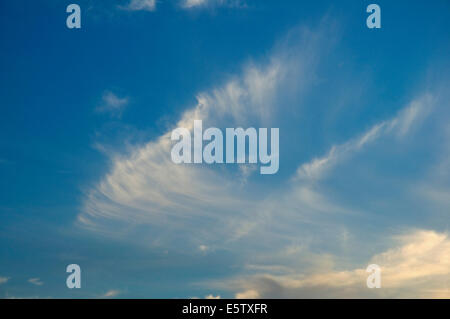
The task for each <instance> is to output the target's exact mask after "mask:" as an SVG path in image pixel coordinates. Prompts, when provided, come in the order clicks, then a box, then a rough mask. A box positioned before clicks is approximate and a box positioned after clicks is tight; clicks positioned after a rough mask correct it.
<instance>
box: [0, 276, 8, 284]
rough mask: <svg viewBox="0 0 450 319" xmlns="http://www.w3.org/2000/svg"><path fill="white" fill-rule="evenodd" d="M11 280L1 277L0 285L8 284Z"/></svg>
mask: <svg viewBox="0 0 450 319" xmlns="http://www.w3.org/2000/svg"><path fill="white" fill-rule="evenodd" d="M8 280H9V277H0V285H1V284H6V283H7V282H8Z"/></svg>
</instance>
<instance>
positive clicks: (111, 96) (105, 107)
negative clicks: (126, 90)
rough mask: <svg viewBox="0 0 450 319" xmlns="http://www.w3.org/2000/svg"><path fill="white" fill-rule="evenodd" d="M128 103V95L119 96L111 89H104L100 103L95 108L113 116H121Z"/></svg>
mask: <svg viewBox="0 0 450 319" xmlns="http://www.w3.org/2000/svg"><path fill="white" fill-rule="evenodd" d="M128 103H129V99H128V97H119V96H117V95H116V94H115V93H113V92H111V91H105V93H103V96H102V103H101V104H100V105H99V106H97V107H96V109H95V110H96V111H97V112H101V113H109V114H111V115H112V116H115V117H121V116H122V112H123V110H124V109H125V107H126V106H127V105H128Z"/></svg>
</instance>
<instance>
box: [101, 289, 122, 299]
mask: <svg viewBox="0 0 450 319" xmlns="http://www.w3.org/2000/svg"><path fill="white" fill-rule="evenodd" d="M118 295H120V290H117V289H112V290H108V291H107V292H106V293H104V294H103V295H102V298H114V297H117V296H118Z"/></svg>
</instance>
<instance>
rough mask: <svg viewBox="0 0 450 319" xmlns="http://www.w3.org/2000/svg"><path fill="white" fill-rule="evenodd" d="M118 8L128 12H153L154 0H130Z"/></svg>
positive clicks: (154, 7) (154, 8)
mask: <svg viewBox="0 0 450 319" xmlns="http://www.w3.org/2000/svg"><path fill="white" fill-rule="evenodd" d="M120 8H122V9H124V10H130V11H155V10H156V0H130V2H129V3H128V5H126V6H121V7H120Z"/></svg>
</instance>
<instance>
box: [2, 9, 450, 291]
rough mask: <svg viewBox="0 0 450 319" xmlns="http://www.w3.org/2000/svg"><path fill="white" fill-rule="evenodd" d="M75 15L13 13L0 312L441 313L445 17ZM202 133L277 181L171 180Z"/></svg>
mask: <svg viewBox="0 0 450 319" xmlns="http://www.w3.org/2000/svg"><path fill="white" fill-rule="evenodd" d="M69 3H70V2H65V1H57V0H41V1H2V2H1V4H0V15H1V19H0V34H1V41H0V46H1V50H0V57H1V59H0V63H1V70H2V72H1V74H0V84H1V85H0V97H1V110H2V116H1V117H0V128H1V133H2V134H1V135H0V136H1V138H0V150H1V153H0V174H1V179H0V190H1V191H0V220H1V223H0V297H1V298H12V297H25V298H30V297H38V298H47V297H53V298H58V297H60V298H102V297H119V298H189V297H200V298H203V297H206V296H210V295H211V296H221V297H229V298H231V297H292V298H296V297H349V296H350V297H351V296H356V297H359V296H367V297H447V298H448V297H450V292H449V287H450V286H449V279H448V278H450V262H449V260H450V237H449V232H448V224H449V220H450V215H449V211H450V200H449V199H450V183H449V181H450V178H449V177H450V161H449V154H450V147H449V145H450V126H449V124H448V123H450V122H449V120H450V112H449V102H448V101H449V97H450V96H449V92H448V87H449V76H448V74H449V70H450V68H449V66H450V65H449V63H450V61H449V56H450V55H449V54H450V41H449V40H450V14H449V13H450V10H449V9H450V6H449V3H448V1H438V0H436V1H433V2H432V3H430V2H427V1H412V2H411V1H395V2H392V1H377V2H376V3H377V4H379V5H380V7H381V21H382V22H381V23H382V28H381V29H376V30H375V29H368V28H367V27H366V23H365V20H366V18H367V16H368V14H367V13H366V7H367V5H368V4H370V3H371V2H369V1H339V3H337V2H335V1H314V2H312V1H308V2H304V3H303V2H301V1H286V2H283V3H280V2H279V1H251V0H245V1H244V0H242V1H239V0H236V1H232V0H230V1H227V0H223V1H219V0H216V1H214V0H205V1H190V2H183V1H156V2H154V1H149V0H147V1H142V0H141V1H134V2H133V1H132V2H130V1H87V0H86V1H82V0H79V1H77V2H76V3H78V4H79V5H80V7H81V10H82V28H81V29H79V30H75V29H68V28H67V27H66V24H65V21H66V17H67V13H66V12H65V11H66V6H67V5H68V4H69ZM194 119H202V120H203V123H204V126H205V127H206V126H216V127H219V128H225V127H244V128H245V127H279V128H280V170H279V171H278V173H277V174H276V175H267V176H261V175H259V174H258V171H256V170H254V168H253V167H252V166H251V165H250V166H249V165H240V166H238V165H213V166H203V165H200V166H192V165H191V166H189V165H175V164H173V163H172V162H171V161H170V143H169V142H170V139H168V136H169V137H170V132H171V130H172V129H174V128H175V127H177V126H180V125H181V124H187V125H189V124H192V122H193V120H194ZM168 134H169V135H168ZM72 263H76V264H79V265H80V266H81V269H82V288H81V289H73V290H70V289H68V288H67V287H66V285H65V281H66V276H67V274H66V273H65V267H66V266H67V265H68V264H72ZM370 263H377V264H379V265H380V266H381V268H382V276H383V277H382V278H383V288H382V289H377V290H376V291H374V290H369V289H367V288H365V276H366V273H365V268H366V267H367V265H368V264H370Z"/></svg>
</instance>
